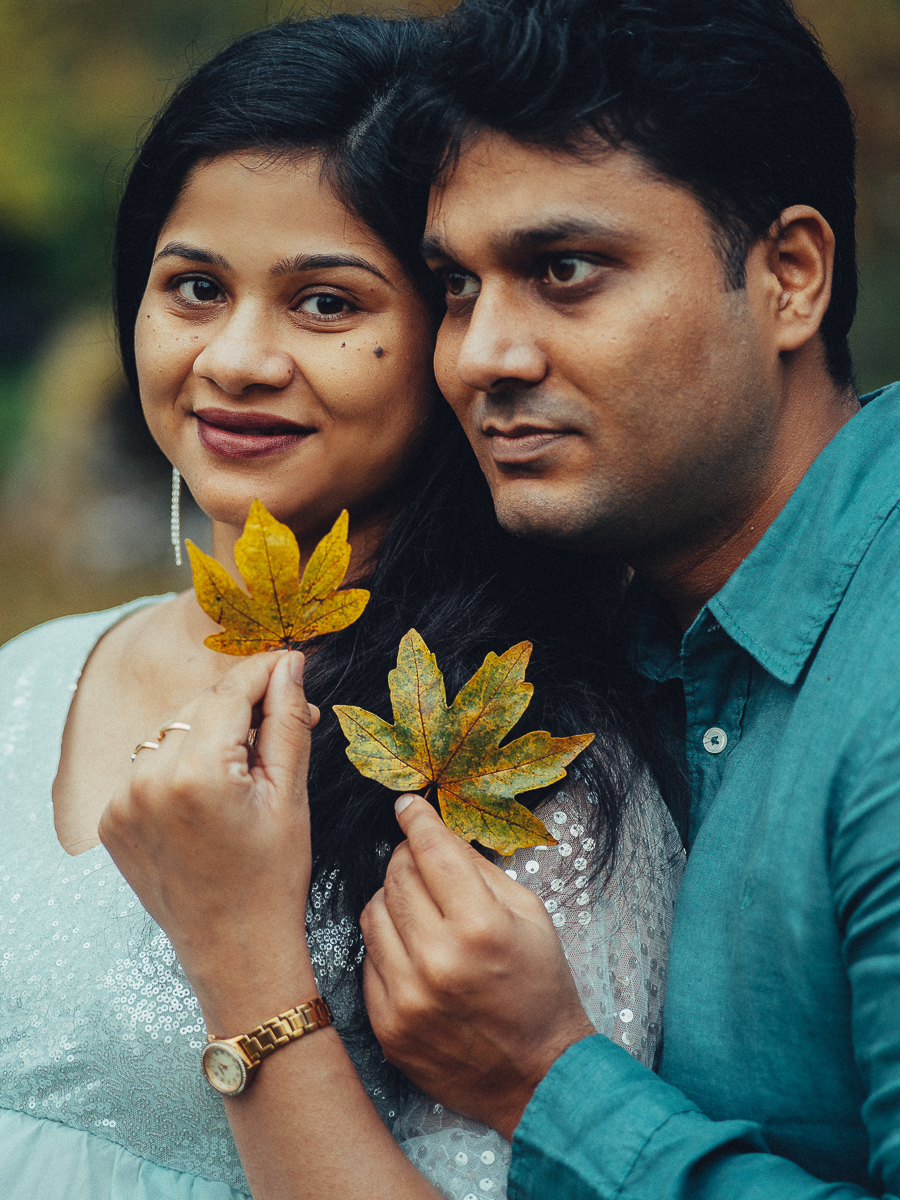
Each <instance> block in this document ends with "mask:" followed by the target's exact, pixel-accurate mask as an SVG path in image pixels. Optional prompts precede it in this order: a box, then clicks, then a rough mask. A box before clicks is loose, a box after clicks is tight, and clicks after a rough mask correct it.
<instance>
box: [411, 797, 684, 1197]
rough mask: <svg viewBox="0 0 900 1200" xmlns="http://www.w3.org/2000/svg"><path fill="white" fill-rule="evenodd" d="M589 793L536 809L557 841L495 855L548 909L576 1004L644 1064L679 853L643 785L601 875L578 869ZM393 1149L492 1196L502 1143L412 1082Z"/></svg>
mask: <svg viewBox="0 0 900 1200" xmlns="http://www.w3.org/2000/svg"><path fill="white" fill-rule="evenodd" d="M590 807H591V801H590V799H589V798H588V797H586V796H585V795H584V794H583V793H582V792H581V791H580V790H579V789H578V787H577V784H576V785H574V786H573V787H572V788H571V789H570V790H564V791H560V792H557V793H556V794H555V795H554V796H553V797H552V798H551V800H550V801H549V802H548V803H547V804H545V805H543V806H542V807H541V808H540V809H538V815H539V816H540V817H541V819H542V820H543V821H544V823H545V824H546V825H547V826H548V827H549V828H550V829H551V830H552V832H553V834H554V836H555V837H556V839H557V843H558V844H557V845H556V846H540V847H535V846H531V847H528V848H527V849H524V850H517V851H516V853H515V854H513V855H510V856H509V857H507V858H498V859H497V862H498V863H499V865H500V866H501V867H503V868H504V870H506V872H507V874H509V875H510V876H511V877H512V878H514V879H516V880H517V881H518V882H520V883H522V884H523V885H524V886H526V887H528V888H530V889H531V890H532V891H534V892H535V893H536V894H537V895H538V896H540V898H541V899H542V900H543V901H544V905H545V906H546V908H547V911H548V912H549V913H550V914H551V919H552V921H553V924H554V925H555V926H556V929H557V932H558V933H559V936H560V940H561V942H562V945H563V948H564V950H565V952H566V957H567V959H568V961H569V965H570V967H571V969H572V974H573V977H574V979H575V983H576V986H577V987H578V991H579V994H580V996H581V999H582V1003H583V1004H584V1006H585V1009H586V1011H587V1013H588V1016H589V1017H590V1018H591V1020H592V1022H593V1023H594V1025H595V1027H596V1028H597V1029H602V1030H604V1032H606V1033H608V1034H609V1036H610V1037H611V1038H612V1039H614V1041H615V1042H616V1043H618V1046H620V1047H622V1052H623V1054H625V1056H626V1057H627V1058H633V1060H635V1061H637V1062H642V1063H647V1064H652V1063H653V1061H654V1059H655V1057H656V1053H657V1048H658V1044H659V1037H660V1027H661V1010H662V1002H663V997H664V994H665V977H666V960H667V953H668V941H669V935H670V932H671V927H672V913H673V908H674V900H675V894H676V891H677V889H678V884H679V883H680V880H681V874H682V869H683V851H682V850H681V842H680V839H679V838H678V835H677V833H676V831H675V828H674V826H673V825H672V822H671V819H670V817H669V814H668V812H667V810H666V808H665V806H664V804H663V802H662V800H661V798H660V797H659V793H658V792H657V791H656V789H655V787H654V786H652V785H650V784H649V783H645V784H644V786H643V787H642V788H641V789H638V794H637V795H636V796H635V802H634V803H633V804H632V805H631V806H630V808H629V810H628V811H627V812H626V814H625V816H624V818H623V824H622V828H621V831H620V836H619V839H618V853H617V855H616V859H615V862H614V865H613V868H612V870H611V872H609V874H608V877H606V878H604V877H602V876H601V877H600V878H597V877H596V876H595V875H592V874H591V872H590V870H589V860H590V858H591V852H592V851H593V849H594V841H593V839H592V836H591V832H592V827H593V822H592V820H591V812H590ZM394 1136H395V1137H396V1138H397V1140H398V1141H399V1143H400V1145H401V1146H402V1148H403V1150H404V1152H405V1153H406V1155H407V1156H408V1157H409V1159H410V1160H411V1161H412V1162H413V1163H414V1164H415V1166H416V1167H418V1169H419V1170H420V1171H421V1172H422V1174H423V1175H425V1176H426V1177H427V1178H428V1179H429V1180H430V1181H431V1183H433V1184H434V1186H435V1187H437V1189H438V1190H439V1191H440V1192H441V1194H442V1195H443V1196H445V1197H447V1198H448V1200H483V1198H484V1200H503V1198H504V1197H506V1195H507V1172H508V1169H509V1162H510V1153H511V1151H510V1146H509V1144H508V1143H507V1142H506V1141H505V1140H504V1139H503V1138H501V1137H500V1136H499V1134H497V1133H495V1132H494V1131H493V1130H492V1129H490V1128H489V1127H488V1126H486V1125H482V1124H481V1123H480V1122H478V1121H473V1120H470V1119H469V1118H467V1117H463V1116H461V1115H460V1114H459V1113H455V1112H452V1111H451V1110H449V1109H445V1108H444V1107H443V1106H442V1105H440V1104H436V1103H435V1102H434V1101H433V1100H431V1099H430V1098H429V1097H428V1096H426V1095H424V1093H422V1092H420V1091H418V1089H415V1088H413V1089H411V1094H410V1097H409V1102H408V1104H407V1105H405V1106H404V1109H403V1111H402V1112H401V1113H400V1115H399V1119H398V1120H397V1122H396V1124H395V1126H394Z"/></svg>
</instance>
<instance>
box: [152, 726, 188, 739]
mask: <svg viewBox="0 0 900 1200" xmlns="http://www.w3.org/2000/svg"><path fill="white" fill-rule="evenodd" d="M170 729H183V730H184V732H185V733H190V732H191V727H190V725H185V723H184V721H170V722H169V723H168V725H163V727H162V729H161V730H160V731H159V733H158V734H157V735H156V736H157V737H158V738H159V740H160V741H162V740H163V738H164V737H165V736H166V734H167V733H168V732H169V730H170Z"/></svg>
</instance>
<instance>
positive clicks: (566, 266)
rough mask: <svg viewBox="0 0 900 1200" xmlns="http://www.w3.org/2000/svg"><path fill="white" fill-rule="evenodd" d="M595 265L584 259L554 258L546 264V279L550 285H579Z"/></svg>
mask: <svg viewBox="0 0 900 1200" xmlns="http://www.w3.org/2000/svg"><path fill="white" fill-rule="evenodd" d="M596 265H597V264H596V263H593V262H590V261H589V260H588V259H586V258H554V259H551V260H550V262H549V263H548V264H547V275H546V278H547V279H548V281H549V282H550V283H581V281H582V280H583V279H587V277H588V276H589V275H590V274H591V272H592V271H593V270H594V269H595V267H596Z"/></svg>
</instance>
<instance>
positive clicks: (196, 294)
mask: <svg viewBox="0 0 900 1200" xmlns="http://www.w3.org/2000/svg"><path fill="white" fill-rule="evenodd" d="M175 290H176V292H177V293H178V295H179V296H180V297H181V298H182V300H189V301H190V302H191V304H208V303H209V302H210V300H218V299H220V298H221V295H222V291H221V288H220V287H219V286H218V284H215V283H213V281H212V280H211V279H204V278H203V277H202V276H200V275H197V276H192V277H191V278H190V279H182V280H181V282H180V283H179V284H178V286H177V287H176V289H175Z"/></svg>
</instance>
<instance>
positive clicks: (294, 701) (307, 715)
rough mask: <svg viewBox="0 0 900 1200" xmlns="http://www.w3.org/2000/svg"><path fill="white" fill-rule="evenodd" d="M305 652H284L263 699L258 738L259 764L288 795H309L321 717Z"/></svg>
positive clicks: (304, 796) (277, 788)
mask: <svg viewBox="0 0 900 1200" xmlns="http://www.w3.org/2000/svg"><path fill="white" fill-rule="evenodd" d="M303 666H304V660H303V655H302V654H300V653H298V652H296V651H292V652H290V653H288V654H284V653H282V654H280V655H279V656H278V661H277V662H276V663H275V666H274V669H273V670H272V673H271V676H270V678H269V684H268V687H267V689H266V693H265V698H264V699H263V720H262V724H261V725H260V728H259V735H258V736H257V739H256V754H257V760H258V761H257V768H258V769H259V770H262V771H263V772H265V774H266V776H267V777H268V779H269V780H270V781H271V783H272V785H273V786H274V787H275V788H276V790H278V791H279V792H280V793H282V794H283V795H284V796H285V797H287V796H288V795H293V796H294V797H295V798H299V797H300V796H302V798H303V799H304V800H305V798H306V775H307V770H308V766H309V747H310V732H311V730H312V729H313V726H314V725H315V722H316V720H318V709H316V710H315V715H314V714H313V711H312V707H311V705H309V704H308V703H307V700H306V694H305V693H304V691H303Z"/></svg>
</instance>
